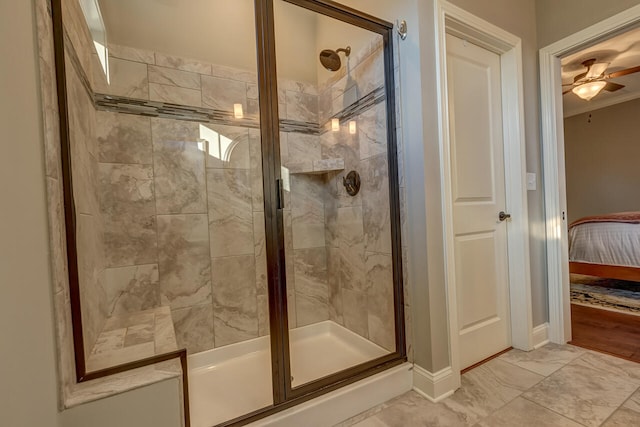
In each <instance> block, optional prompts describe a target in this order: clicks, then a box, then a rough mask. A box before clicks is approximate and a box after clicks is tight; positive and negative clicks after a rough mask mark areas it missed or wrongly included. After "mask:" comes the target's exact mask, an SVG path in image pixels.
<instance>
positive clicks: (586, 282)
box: [571, 274, 640, 316]
mask: <svg viewBox="0 0 640 427" xmlns="http://www.w3.org/2000/svg"><path fill="white" fill-rule="evenodd" d="M571 302H572V303H573V304H580V305H587V306H594V307H598V308H602V309H605V310H612V311H619V312H622V313H626V314H634V315H636V316H640V282H630V281H626V280H616V279H604V278H601V277H593V276H585V275H582V274H572V275H571Z"/></svg>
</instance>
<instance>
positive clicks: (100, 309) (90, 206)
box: [65, 2, 108, 355]
mask: <svg viewBox="0 0 640 427" xmlns="http://www.w3.org/2000/svg"><path fill="white" fill-rule="evenodd" d="M70 3H73V2H70ZM65 13H66V15H67V16H65V19H66V18H68V19H67V22H68V23H69V24H68V27H67V35H68V37H69V42H70V43H71V44H72V46H73V51H74V52H76V54H69V53H66V54H65V63H66V70H67V101H68V112H69V142H70V148H71V156H72V158H73V162H72V164H71V167H72V174H73V178H74V179H73V195H74V201H75V207H76V244H77V253H78V280H79V286H80V298H81V306H82V313H81V314H82V324H83V329H82V332H83V338H84V346H85V354H87V355H89V354H90V353H91V351H92V349H93V346H94V344H95V342H96V339H97V337H98V335H99V334H100V332H101V331H102V328H103V326H104V324H105V322H106V318H107V316H108V313H107V311H108V308H107V289H106V286H107V284H106V282H105V280H106V270H105V267H106V264H105V262H104V259H105V257H104V255H105V251H104V249H105V248H104V239H105V229H104V218H103V216H102V212H101V210H100V200H99V190H100V189H99V182H98V179H99V177H98V172H97V171H98V146H97V142H96V109H95V108H94V105H93V99H92V98H91V97H90V95H89V93H88V92H87V90H86V88H85V87H86V84H87V82H86V81H84V78H85V77H84V76H86V74H87V71H88V70H89V69H90V67H91V60H92V57H91V52H92V49H93V47H92V46H93V42H92V41H91V35H90V34H89V32H88V30H87V29H86V27H84V26H82V25H76V24H77V23H78V22H83V21H82V20H83V19H84V18H83V16H82V11H81V10H80V9H79V6H78V5H77V4H70V5H69V7H68V8H66V10H65Z"/></svg>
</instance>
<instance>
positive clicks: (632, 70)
mask: <svg viewBox="0 0 640 427" xmlns="http://www.w3.org/2000/svg"><path fill="white" fill-rule="evenodd" d="M638 71H640V65H637V66H635V67H631V68H627V69H625V70H620V71H614V72H613V73H610V74H607V75H606V76H604V78H605V79H615V78H616V77H622V76H626V75H627V74H633V73H637V72H638Z"/></svg>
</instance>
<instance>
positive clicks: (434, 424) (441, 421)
mask: <svg viewBox="0 0 640 427" xmlns="http://www.w3.org/2000/svg"><path fill="white" fill-rule="evenodd" d="M374 418H375V419H376V421H375V423H377V424H372V426H376V425H382V426H387V427H408V426H429V427H448V426H452V427H453V426H467V425H470V424H469V420H468V419H467V417H466V414H464V413H462V412H459V411H456V410H453V409H451V408H449V407H447V406H446V405H443V404H442V403H433V402H430V401H429V400H427V399H425V398H424V397H422V396H420V395H419V394H418V393H416V392H409V393H406V394H405V395H403V396H401V398H398V399H397V400H396V401H395V402H393V403H390V404H389V406H388V407H387V408H385V409H384V410H383V411H382V412H380V413H379V414H377V415H375V416H374ZM365 422H366V420H365ZM379 423H382V424H379ZM356 425H357V426H358V427H360V424H356ZM364 425H365V426H366V425H367V424H364Z"/></svg>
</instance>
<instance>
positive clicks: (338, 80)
mask: <svg viewBox="0 0 640 427" xmlns="http://www.w3.org/2000/svg"><path fill="white" fill-rule="evenodd" d="M353 62H354V63H355V64H349V65H351V67H352V68H351V69H349V70H348V71H345V72H344V75H340V74H338V75H337V76H336V77H335V78H334V79H332V80H331V81H329V82H328V83H327V84H326V85H325V86H324V89H322V90H321V92H320V96H319V108H320V115H321V117H323V118H322V119H321V120H325V118H327V119H328V118H329V117H331V116H332V115H335V114H337V113H338V112H339V111H341V110H342V109H343V108H345V107H347V106H348V105H350V104H351V103H352V102H353V100H354V99H359V98H361V97H362V96H364V95H367V94H368V93H370V92H371V91H373V90H375V89H376V88H378V87H381V86H384V65H383V50H382V40H381V39H376V40H374V41H372V43H371V44H370V45H368V46H366V47H365V48H364V49H362V50H361V51H360V52H356V55H355V58H354V60H353ZM353 120H355V121H356V123H357V129H358V130H357V133H356V134H355V135H352V134H350V133H349V132H348V131H347V129H344V128H343V129H341V131H340V132H327V133H325V134H323V135H322V136H321V138H320V150H321V155H322V157H323V158H342V159H344V163H345V169H344V171H343V172H341V173H338V174H335V175H328V176H327V178H326V182H325V186H326V193H325V210H324V215H325V218H326V221H325V236H326V237H325V240H326V253H327V255H326V256H327V266H328V273H327V274H328V287H329V308H330V318H331V320H334V321H336V322H338V323H340V324H343V325H344V326H345V327H347V328H348V329H350V330H352V331H354V332H356V333H358V334H359V335H361V336H363V337H365V338H367V339H369V340H371V341H373V342H375V343H376V344H378V345H380V346H382V347H384V348H386V349H388V350H390V351H394V350H395V332H394V328H393V325H394V297H393V266H392V256H391V221H390V210H389V209H390V201H389V172H388V161H387V127H386V106H385V104H384V103H378V104H376V105H375V106H373V107H372V108H370V109H368V110H366V111H364V112H363V113H361V114H360V115H358V116H356V117H355V118H353ZM351 170H355V171H358V172H359V173H360V176H361V181H362V187H361V190H360V193H359V194H358V195H356V196H355V197H352V196H349V195H348V194H347V193H346V190H345V188H344V186H343V185H342V179H343V177H344V176H345V175H346V174H347V173H348V172H349V171H351Z"/></svg>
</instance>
